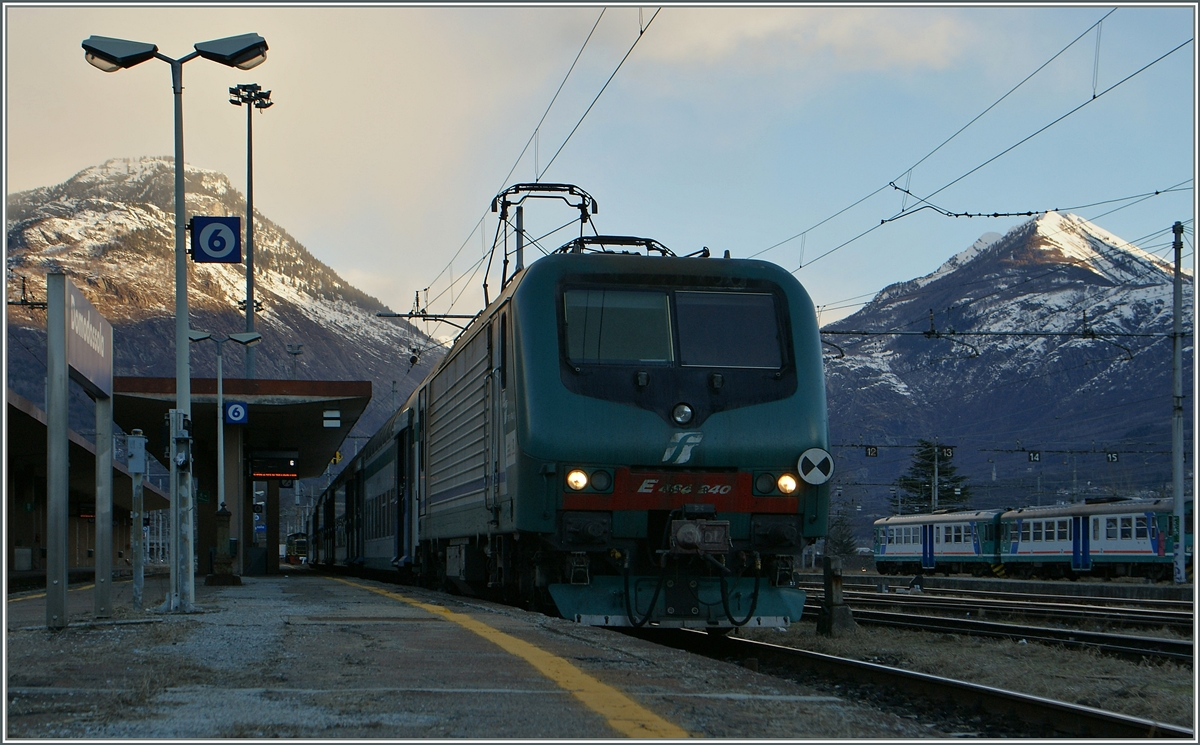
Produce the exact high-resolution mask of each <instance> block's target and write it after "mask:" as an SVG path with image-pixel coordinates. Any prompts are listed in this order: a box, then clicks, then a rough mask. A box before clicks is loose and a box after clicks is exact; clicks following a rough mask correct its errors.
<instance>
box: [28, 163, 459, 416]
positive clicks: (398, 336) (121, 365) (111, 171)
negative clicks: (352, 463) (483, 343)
mask: <svg viewBox="0 0 1200 745" xmlns="http://www.w3.org/2000/svg"><path fill="white" fill-rule="evenodd" d="M185 180H186V187H185V193H186V199H187V213H188V215H244V214H245V198H244V197H243V195H242V194H241V193H239V192H237V191H236V190H234V189H233V188H232V186H231V185H230V183H229V180H228V178H226V177H225V176H224V175H222V174H219V173H216V172H213V171H206V170H202V169H199V168H193V167H191V166H188V167H187V168H186V172H185ZM174 221H175V215H174V165H173V161H172V159H171V158H167V157H163V158H140V159H115V160H110V161H107V162H106V163H104V164H103V165H100V166H95V167H93V168H88V169H86V170H84V171H81V172H80V173H78V174H76V175H75V176H73V177H72V178H71V179H70V180H68V181H66V182H65V183H62V184H59V185H57V186H51V187H43V188H39V189H33V190H31V191H26V192H21V193H18V194H13V195H9V197H8V225H7V231H8V235H7V237H8V248H7V254H6V267H7V270H8V272H7V274H8V281H7V294H8V299H9V300H10V301H13V300H18V299H19V298H20V295H21V288H22V281H24V284H25V290H26V293H27V296H28V297H30V298H34V299H39V300H41V299H44V298H45V275H46V273H47V272H48V271H64V272H66V273H67V275H68V277H69V278H70V280H71V281H72V282H74V283H75V284H76V285H77V286H79V288H80V289H81V290H82V291H83V292H84V294H85V295H87V297H88V299H89V300H90V301H91V302H92V303H93V304H94V305H95V306H96V307H97V308H98V309H99V310H100V312H101V313H103V314H104V316H105V317H106V318H108V319H109V321H111V322H112V324H113V326H114V334H113V336H114V341H115V351H114V364H115V374H117V375H140V376H162V377H174V375H175V362H174V360H175V353H174V348H175V326H174V320H173V317H174V307H175V281H174V278H175V264H174V247H175V237H174V236H175V227H174ZM254 252H255V254H254V265H255V299H256V300H257V301H259V302H261V304H262V309H261V311H260V312H259V313H258V315H257V316H256V318H255V330H256V331H258V332H260V333H261V334H262V335H263V340H262V342H261V343H260V344H258V345H257V346H256V347H255V372H256V377H258V378H264V379H271V378H274V379H286V378H291V377H292V376H293V369H295V377H297V378H300V379H309V380H370V381H372V383H373V384H374V385H373V391H374V393H373V399H372V403H371V405H370V406H369V407H368V409H367V411H366V412H365V413H364V415H363V418H362V419H361V420H360V424H359V426H358V427H356V429H355V432H354V434H356V435H360V434H364V433H366V434H370V433H373V432H374V429H375V428H376V427H377V425H378V424H380V423H382V421H383V419H385V418H386V416H387V415H388V414H390V413H391V410H390V407H391V405H392V400H393V397H392V381H397V383H396V388H397V393H396V396H395V400H396V402H397V403H402V402H403V401H404V399H405V397H407V395H408V393H409V392H410V391H411V390H412V389H413V388H414V387H415V385H416V384H417V383H418V382H419V381H420V380H421V379H422V378H423V377H424V376H425V374H426V372H427V371H428V370H429V369H430V367H431V366H432V365H433V364H435V363H436V362H437V360H438V358H439V357H440V350H439V349H437V348H434V349H430V350H428V351H426V352H424V353H423V354H422V355H421V357H420V360H419V362H418V364H417V365H416V366H415V368H412V369H411V370H410V365H409V357H410V355H411V350H412V349H413V348H414V347H416V348H425V347H429V346H430V340H429V339H428V337H426V336H425V335H424V334H422V333H421V332H420V331H418V330H417V329H416V328H414V327H413V326H411V325H410V324H408V323H406V322H405V321H403V320H398V319H383V318H376V317H375V313H376V312H379V311H387V308H386V307H385V306H384V305H383V304H382V303H380V302H379V301H378V300H376V299H375V298H372V297H370V296H368V295H366V294H365V293H363V292H361V291H360V290H358V289H356V288H354V287H352V286H351V285H349V284H348V283H346V282H345V281H344V280H343V279H341V278H340V277H339V276H338V275H337V274H336V273H335V272H334V271H333V270H332V269H330V268H329V267H328V266H326V265H325V264H323V263H321V262H320V261H318V260H317V259H315V258H314V257H313V256H312V254H310V253H309V252H308V250H306V249H305V248H304V246H302V245H300V244H299V243H298V242H297V241H296V240H295V239H294V238H293V237H292V236H290V235H288V233H287V231H285V230H284V229H283V228H281V227H280V226H278V225H276V224H275V223H273V222H271V221H270V220H269V219H267V218H266V217H265V216H263V215H262V214H261V213H258V212H256V213H255V230H254ZM245 291H246V279H245V267H244V265H242V264H195V263H192V262H191V261H189V262H188V310H189V314H190V316H191V326H192V328H196V329H204V330H206V331H211V332H215V333H218V334H220V335H225V334H229V333H234V332H238V331H244V330H245V315H244V312H243V311H240V310H239V309H238V302H239V301H240V300H244V299H245ZM45 323H46V321H45V313H44V312H43V311H40V310H31V309H28V308H26V307H22V306H14V305H10V306H8V329H7V330H8V334H9V339H8V341H9V344H8V351H9V359H8V360H7V375H8V384H9V386H10V387H12V388H13V390H15V391H16V392H17V393H19V394H20V395H23V396H25V397H27V398H29V399H30V400H33V401H37V402H40V401H42V399H43V393H42V391H43V390H44V383H43V377H44V376H45V374H46V373H45ZM296 344H302V345H303V347H302V352H301V354H300V355H298V356H297V357H296V358H295V359H293V355H291V354H289V353H288V345H296ZM224 353H225V359H224V372H225V375H226V376H228V377H242V375H243V356H242V354H243V353H242V351H241V348H240V347H238V346H237V345H233V344H230V345H226V346H225V348H224ZM191 354H192V375H193V376H194V377H215V376H216V345H214V344H211V343H201V344H195V345H193V349H192V353H191ZM85 408H86V407H85ZM85 417H86V415H85ZM83 426H84V427H85V429H86V425H83Z"/></svg>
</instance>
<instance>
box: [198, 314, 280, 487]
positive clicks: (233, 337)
mask: <svg viewBox="0 0 1200 745" xmlns="http://www.w3.org/2000/svg"><path fill="white" fill-rule="evenodd" d="M188 338H189V339H191V340H192V341H204V340H205V339H207V340H209V341H211V342H214V343H215V344H216V345H217V508H218V509H220V508H221V507H224V506H225V379H224V375H223V372H222V359H223V355H222V354H221V345H223V344H224V343H225V342H227V341H235V342H237V343H238V344H241V345H243V346H245V347H246V353H247V354H249V353H250V350H251V349H253V348H254V345H255V344H258V343H259V342H260V341H262V334H259V333H256V332H253V331H251V332H250V333H246V334H230V335H229V336H227V337H225V338H224V339H218V338H217V337H215V336H213V335H212V334H210V333H208V332H207V331H189V332H188Z"/></svg>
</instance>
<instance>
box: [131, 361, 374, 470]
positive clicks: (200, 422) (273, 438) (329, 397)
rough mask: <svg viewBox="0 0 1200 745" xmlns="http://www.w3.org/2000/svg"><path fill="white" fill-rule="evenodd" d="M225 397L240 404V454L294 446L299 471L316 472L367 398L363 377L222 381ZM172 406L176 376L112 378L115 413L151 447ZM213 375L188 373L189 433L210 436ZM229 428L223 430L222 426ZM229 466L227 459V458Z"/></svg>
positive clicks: (158, 446)
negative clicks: (242, 412) (242, 415)
mask: <svg viewBox="0 0 1200 745" xmlns="http://www.w3.org/2000/svg"><path fill="white" fill-rule="evenodd" d="M222 391H223V395H224V399H225V402H226V403H227V404H228V403H229V402H239V403H242V404H245V405H246V409H247V423H246V424H245V425H238V426H242V427H244V429H245V431H244V437H245V444H244V449H243V453H244V454H245V457H247V458H249V457H251V456H252V455H253V454H254V453H256V452H297V453H299V458H298V462H297V467H298V477H299V478H313V477H315V476H320V475H321V474H322V473H324V471H325V467H326V466H327V465H328V464H329V462H330V461H331V460H332V459H333V456H334V454H335V453H336V452H337V451H338V448H340V447H341V445H342V442H343V441H344V440H345V439H346V435H348V434H350V430H351V429H352V428H353V427H354V425H355V423H356V422H357V421H358V418H359V417H360V416H362V413H363V411H364V410H365V409H366V408H367V404H368V403H369V402H370V400H371V381H369V380H353V381H346V380H338V381H328V380H246V379H243V378H225V379H224V380H223V381H222ZM174 407H175V378H140V377H121V376H118V377H115V378H113V418H114V419H115V420H116V422H117V424H119V425H120V426H121V428H122V429H124V430H125V431H126V432H130V431H132V430H133V429H134V428H138V429H141V430H142V434H144V435H145V436H146V437H147V438H148V442H147V443H146V447H147V448H149V452H151V453H161V452H163V445H164V443H163V440H162V424H163V418H164V417H165V416H166V414H167V412H168V411H170V410H171V409H172V408H174ZM216 418H217V381H216V379H215V378H193V379H192V437H193V438H194V439H195V440H196V441H197V442H208V443H213V447H215V443H216V436H217V435H216V427H217V422H216ZM227 431H228V430H227ZM230 465H232V464H230Z"/></svg>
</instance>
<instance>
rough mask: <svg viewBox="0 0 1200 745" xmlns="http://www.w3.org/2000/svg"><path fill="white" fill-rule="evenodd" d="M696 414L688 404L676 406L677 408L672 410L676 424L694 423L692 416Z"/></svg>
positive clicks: (672, 416)
mask: <svg viewBox="0 0 1200 745" xmlns="http://www.w3.org/2000/svg"><path fill="white" fill-rule="evenodd" d="M694 414H695V412H694V411H692V407H691V406H688V405H687V404H675V408H674V409H672V410H671V418H672V419H674V420H675V423H676V424H687V423H688V422H690V421H692V416H693V415H694Z"/></svg>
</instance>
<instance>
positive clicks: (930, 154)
mask: <svg viewBox="0 0 1200 745" xmlns="http://www.w3.org/2000/svg"><path fill="white" fill-rule="evenodd" d="M1115 12H1117V9H1116V8H1113V9H1112V10H1110V11H1108V12H1107V13H1105V14H1104V16H1103V17H1102V18H1101V19H1100V20H1099V21H1096V23H1093V24H1092V25H1091V26H1088V27H1087V28H1086V29H1085V30H1084V31H1083V33H1081V34H1079V36H1076V37H1075V38H1074V39H1073V40H1072V41H1071V42H1070V43H1069V44H1067V45H1066V46H1065V47H1063V48H1062V49H1060V50H1058V52H1056V53H1055V54H1054V55H1053V56H1052V57H1050V59H1048V60H1046V61H1045V62H1043V63H1042V64H1041V65H1039V66H1038V67H1037V69H1035V70H1034V71H1033V72H1031V73H1029V74H1028V75H1026V76H1025V78H1024V79H1022V80H1021V82H1019V83H1017V84H1016V85H1015V86H1013V87H1012V88H1011V89H1010V90H1009V91H1008V92H1007V93H1005V94H1004V95H1003V96H1001V97H1000V98H998V99H996V100H995V101H994V102H992V104H991V105H990V106H988V107H987V108H986V109H984V110H983V111H981V112H979V113H978V114H976V115H975V117H974V118H973V119H971V120H970V121H969V122H967V123H966V124H964V125H963V126H962V127H960V128H959V129H958V131H957V132H955V133H954V134H952V135H950V136H949V137H947V138H946V139H945V140H943V141H942V142H941V144H939V145H938V146H937V147H935V148H933V149H932V150H930V151H929V152H928V153H926V154H925V155H924V156H922V157H921V158H920V159H919V160H918V161H917V162H916V163H913V164H912V165H911V166H909V167H908V168H906V169H905V170H904V171H902V172H901V174H900V175H901V176H903V175H904V174H906V173H907V174H909V175H910V177H911V174H912V171H913V170H914V169H916V167H917V166H919V165H921V164H922V163H924V162H925V161H926V160H929V158H931V157H933V155H934V154H935V153H937V152H938V151H939V150H941V149H942V148H943V147H945V146H946V145H948V144H950V142H951V141H952V140H954V139H955V138H956V137H958V136H959V135H960V134H962V133H963V132H965V131H966V130H967V128H969V127H970V126H971V125H972V124H974V123H975V122H977V121H979V120H980V119H982V118H983V117H984V115H986V114H987V113H988V112H989V111H991V110H992V109H994V108H996V107H997V106H998V105H1000V103H1001V102H1003V101H1004V99H1006V98H1008V97H1009V96H1011V95H1012V94H1013V93H1015V92H1016V91H1017V90H1018V89H1019V88H1021V87H1022V86H1023V85H1025V84H1026V83H1028V82H1029V81H1030V80H1031V79H1032V78H1033V77H1034V76H1035V75H1037V74H1038V73H1039V72H1041V71H1042V70H1044V69H1045V68H1046V67H1047V66H1048V65H1049V64H1050V63H1051V62H1053V61H1054V60H1056V59H1058V58H1059V57H1061V56H1062V55H1063V54H1064V53H1065V52H1066V51H1067V50H1068V49H1070V48H1071V47H1073V46H1075V44H1076V43H1078V42H1079V40H1080V39H1082V38H1083V37H1085V36H1087V35H1088V33H1089V32H1090V31H1091V30H1092V29H1093V28H1096V27H1097V26H1098V25H1099V24H1100V23H1103V22H1104V19H1105V18H1108V17H1109V16H1110V15H1112V14H1113V13H1115ZM896 178H897V179H898V178H899V176H897V177H896ZM892 180H893V181H895V180H896V179H892ZM885 189H887V185H886V184H885V185H883V186H880V187H879V188H878V189H876V190H875V191H873V192H871V193H870V194H868V195H866V196H865V197H863V198H861V199H859V200H858V201H856V202H854V203H853V204H851V205H849V206H847V207H844V208H842V209H841V210H838V211H837V212H835V213H834V214H832V215H830V216H829V217H827V218H825V219H824V220H821V221H820V222H818V223H816V224H815V225H812V226H811V227H809V228H808V229H806V230H803V231H801V232H799V233H797V234H795V235H793V236H792V237H790V238H785V239H784V240H782V241H780V242H778V243H775V244H773V245H771V246H767V247H766V248H764V249H762V250H761V251H758V252H757V253H753V254H751V255H750V256H749V257H748V258H754V257H756V256H760V255H762V254H764V253H766V252H767V251H770V250H772V249H776V248H779V247H780V246H782V245H784V244H786V243H789V242H791V241H793V240H795V239H797V238H799V237H800V236H802V235H804V234H805V233H807V232H809V231H812V230H814V229H816V228H819V227H820V226H822V225H824V224H825V223H827V222H829V221H830V220H832V219H834V218H835V217H838V216H839V215H842V214H844V213H845V212H846V211H847V210H850V209H853V208H854V207H857V206H858V205H860V204H862V203H863V202H865V201H867V200H868V199H870V198H871V197H873V196H875V195H876V194H879V193H880V192H882V191H884V190H885ZM810 263H811V262H810Z"/></svg>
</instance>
